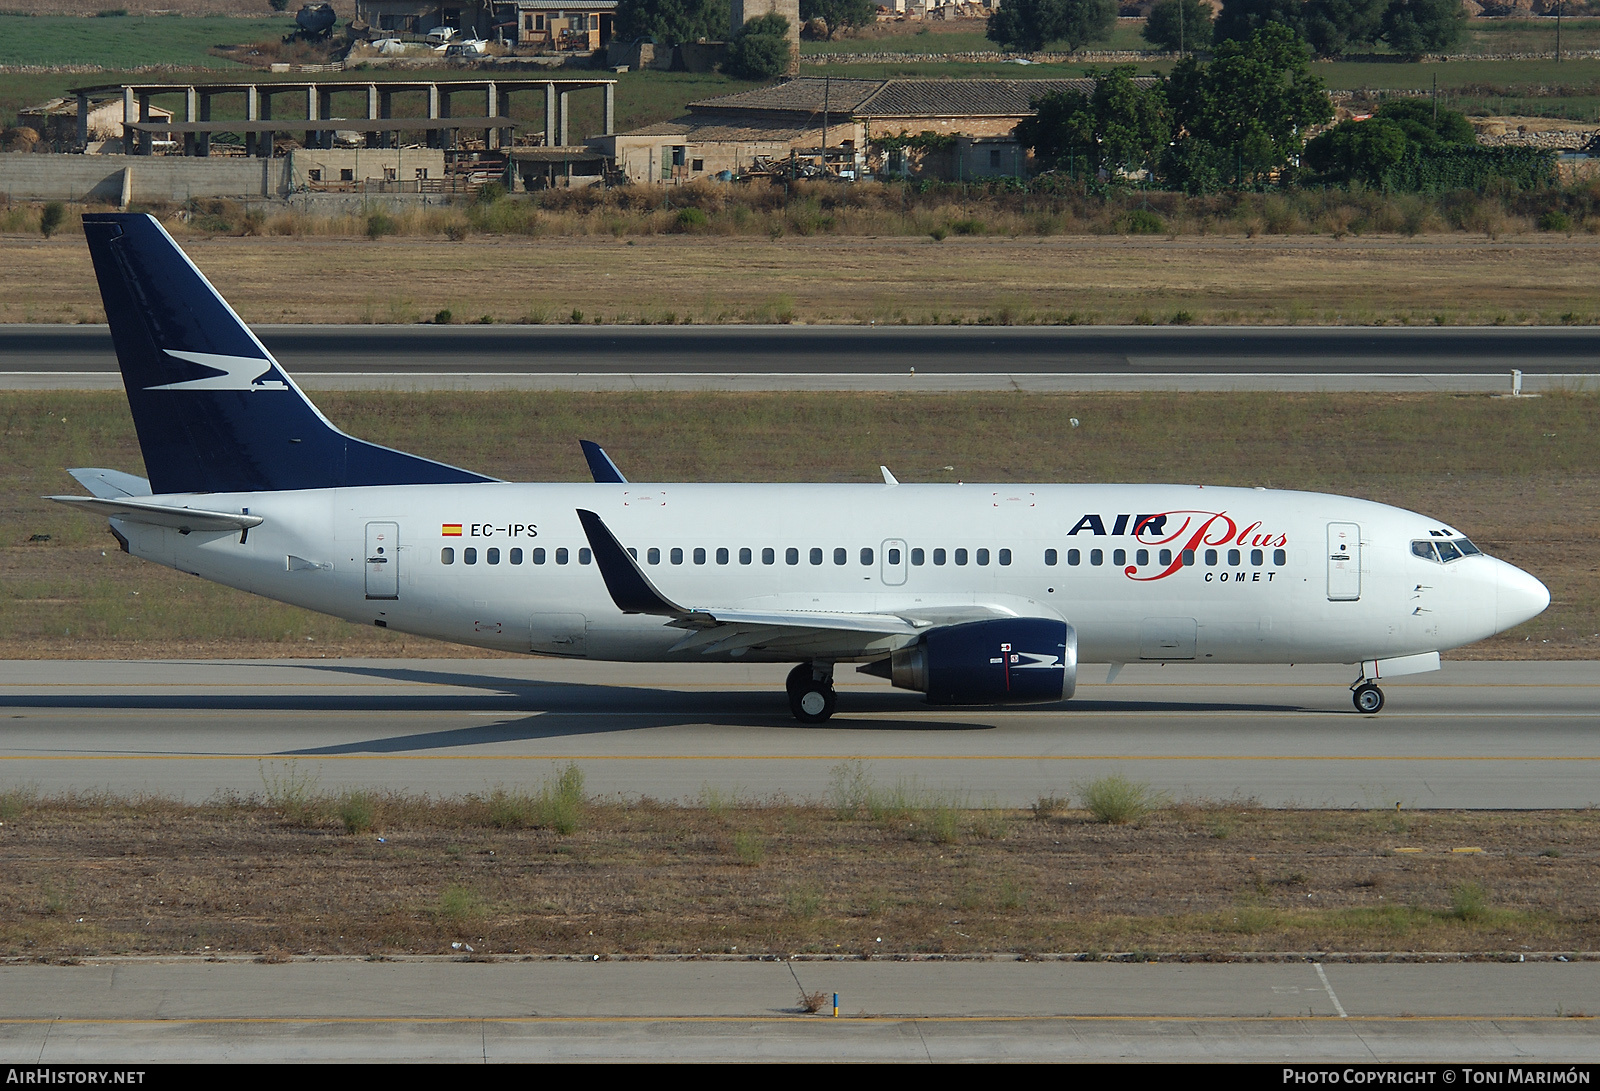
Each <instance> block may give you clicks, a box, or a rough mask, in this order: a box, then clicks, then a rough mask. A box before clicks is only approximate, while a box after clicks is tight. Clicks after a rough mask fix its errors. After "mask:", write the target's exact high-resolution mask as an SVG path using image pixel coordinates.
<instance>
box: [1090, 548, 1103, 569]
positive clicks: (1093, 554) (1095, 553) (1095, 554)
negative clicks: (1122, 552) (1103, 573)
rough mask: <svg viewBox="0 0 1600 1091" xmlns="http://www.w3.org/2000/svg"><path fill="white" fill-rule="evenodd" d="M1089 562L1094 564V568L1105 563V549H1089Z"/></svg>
mask: <svg viewBox="0 0 1600 1091" xmlns="http://www.w3.org/2000/svg"><path fill="white" fill-rule="evenodd" d="M1089 563H1090V564H1092V565H1094V566H1095V567H1096V568H1099V567H1100V566H1101V565H1103V564H1105V563H1106V553H1105V550H1103V549H1091V550H1089Z"/></svg>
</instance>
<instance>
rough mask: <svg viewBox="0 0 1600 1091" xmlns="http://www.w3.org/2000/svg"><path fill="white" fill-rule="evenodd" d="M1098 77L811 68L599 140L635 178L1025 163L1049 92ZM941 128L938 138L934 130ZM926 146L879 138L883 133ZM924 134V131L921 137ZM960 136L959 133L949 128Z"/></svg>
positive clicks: (989, 167) (945, 172)
mask: <svg viewBox="0 0 1600 1091" xmlns="http://www.w3.org/2000/svg"><path fill="white" fill-rule="evenodd" d="M1092 87H1093V83H1092V81H1090V80H1086V79H1075V80H1074V79H1067V80H1000V79H984V80H949V79H891V80H857V79H831V78H821V77H805V78H802V79H794V80H789V81H788V82H786V83H781V84H778V85H777V86H775V87H763V88H758V89H757V90H754V91H745V92H742V93H740V94H736V95H724V96H721V97H719V98H712V99H702V100H700V101H698V102H692V103H690V104H689V111H690V112H689V114H688V115H687V116H685V117H680V118H676V119H674V120H672V121H665V122H659V123H657V124H655V125H647V126H644V127H643V128H639V129H634V130H632V131H630V132H626V133H620V134H618V135H617V136H616V137H614V138H612V139H611V140H609V141H596V142H595V144H596V146H597V147H602V148H604V150H605V151H606V152H607V154H608V155H610V156H611V158H612V159H613V160H614V162H615V164H616V167H617V169H618V170H619V171H621V172H623V173H624V174H625V175H626V176H627V178H628V179H629V180H630V181H634V182H646V181H668V182H690V181H694V180H696V179H698V178H708V177H716V176H717V175H719V174H721V173H722V172H724V171H726V172H731V173H733V174H738V173H741V172H743V171H746V170H750V169H752V168H754V169H763V168H765V167H769V166H774V165H776V164H779V163H780V162H782V161H785V160H790V159H793V160H795V161H796V163H797V164H802V165H806V166H813V165H816V164H818V163H820V162H822V161H823V160H824V158H825V160H826V164H827V169H828V171H830V172H842V171H849V170H854V171H856V172H858V174H857V176H859V172H861V171H872V172H886V173H894V174H911V175H922V176H929V177H939V178H951V179H959V178H983V177H991V176H996V175H1011V176H1016V175H1022V174H1024V173H1026V171H1027V169H1028V165H1029V160H1028V155H1027V153H1026V150H1025V149H1024V148H1022V147H1021V146H1020V145H1019V144H1017V142H1016V140H1015V138H1014V137H1013V136H1012V135H1011V134H1012V131H1013V130H1014V129H1015V128H1016V126H1017V123H1018V122H1019V121H1021V120H1022V119H1023V118H1025V117H1029V116H1031V115H1032V113H1033V106H1032V103H1033V101H1034V100H1035V99H1037V98H1038V97H1040V96H1042V95H1045V94H1048V93H1051V92H1056V91H1065V90H1073V91H1088V90H1090V89H1092ZM928 134H931V136H932V137H933V138H935V139H927V135H928ZM885 137H888V138H902V137H904V138H912V139H914V140H918V145H919V146H918V147H917V148H916V149H915V150H914V152H913V151H909V150H907V149H905V148H903V147H897V146H896V145H897V143H898V142H897V140H893V139H891V140H890V141H889V142H888V144H889V148H887V149H886V148H883V147H880V148H876V149H875V148H874V147H873V144H874V141H875V140H882V138H885ZM919 138H920V139H919ZM939 138H952V139H939Z"/></svg>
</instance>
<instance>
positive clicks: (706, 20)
mask: <svg viewBox="0 0 1600 1091" xmlns="http://www.w3.org/2000/svg"><path fill="white" fill-rule="evenodd" d="M730 19H731V15H730V14H729V9H728V0H617V34H616V36H617V37H618V38H620V39H622V40H623V41H628V42H631V41H633V40H634V39H636V38H654V39H655V40H656V41H657V42H658V43H660V44H661V45H675V44H677V43H678V42H697V41H699V40H701V39H702V38H706V39H710V40H712V41H721V40H722V39H723V38H724V37H726V35H727V33H728V22H729V20H730Z"/></svg>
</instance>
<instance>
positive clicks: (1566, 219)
mask: <svg viewBox="0 0 1600 1091" xmlns="http://www.w3.org/2000/svg"><path fill="white" fill-rule="evenodd" d="M1539 230H1540V231H1571V230H1572V218H1571V217H1570V216H1568V215H1567V214H1566V213H1565V212H1562V211H1560V210H1559V209H1551V210H1550V211H1549V212H1546V213H1544V214H1543V215H1541V216H1540V217H1539Z"/></svg>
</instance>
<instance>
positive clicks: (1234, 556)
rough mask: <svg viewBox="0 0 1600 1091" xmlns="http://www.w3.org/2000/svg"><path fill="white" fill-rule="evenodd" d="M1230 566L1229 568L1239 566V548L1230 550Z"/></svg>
mask: <svg viewBox="0 0 1600 1091" xmlns="http://www.w3.org/2000/svg"><path fill="white" fill-rule="evenodd" d="M1228 567H1229V568H1238V567H1239V551H1238V550H1237V549H1230V550H1228Z"/></svg>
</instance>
